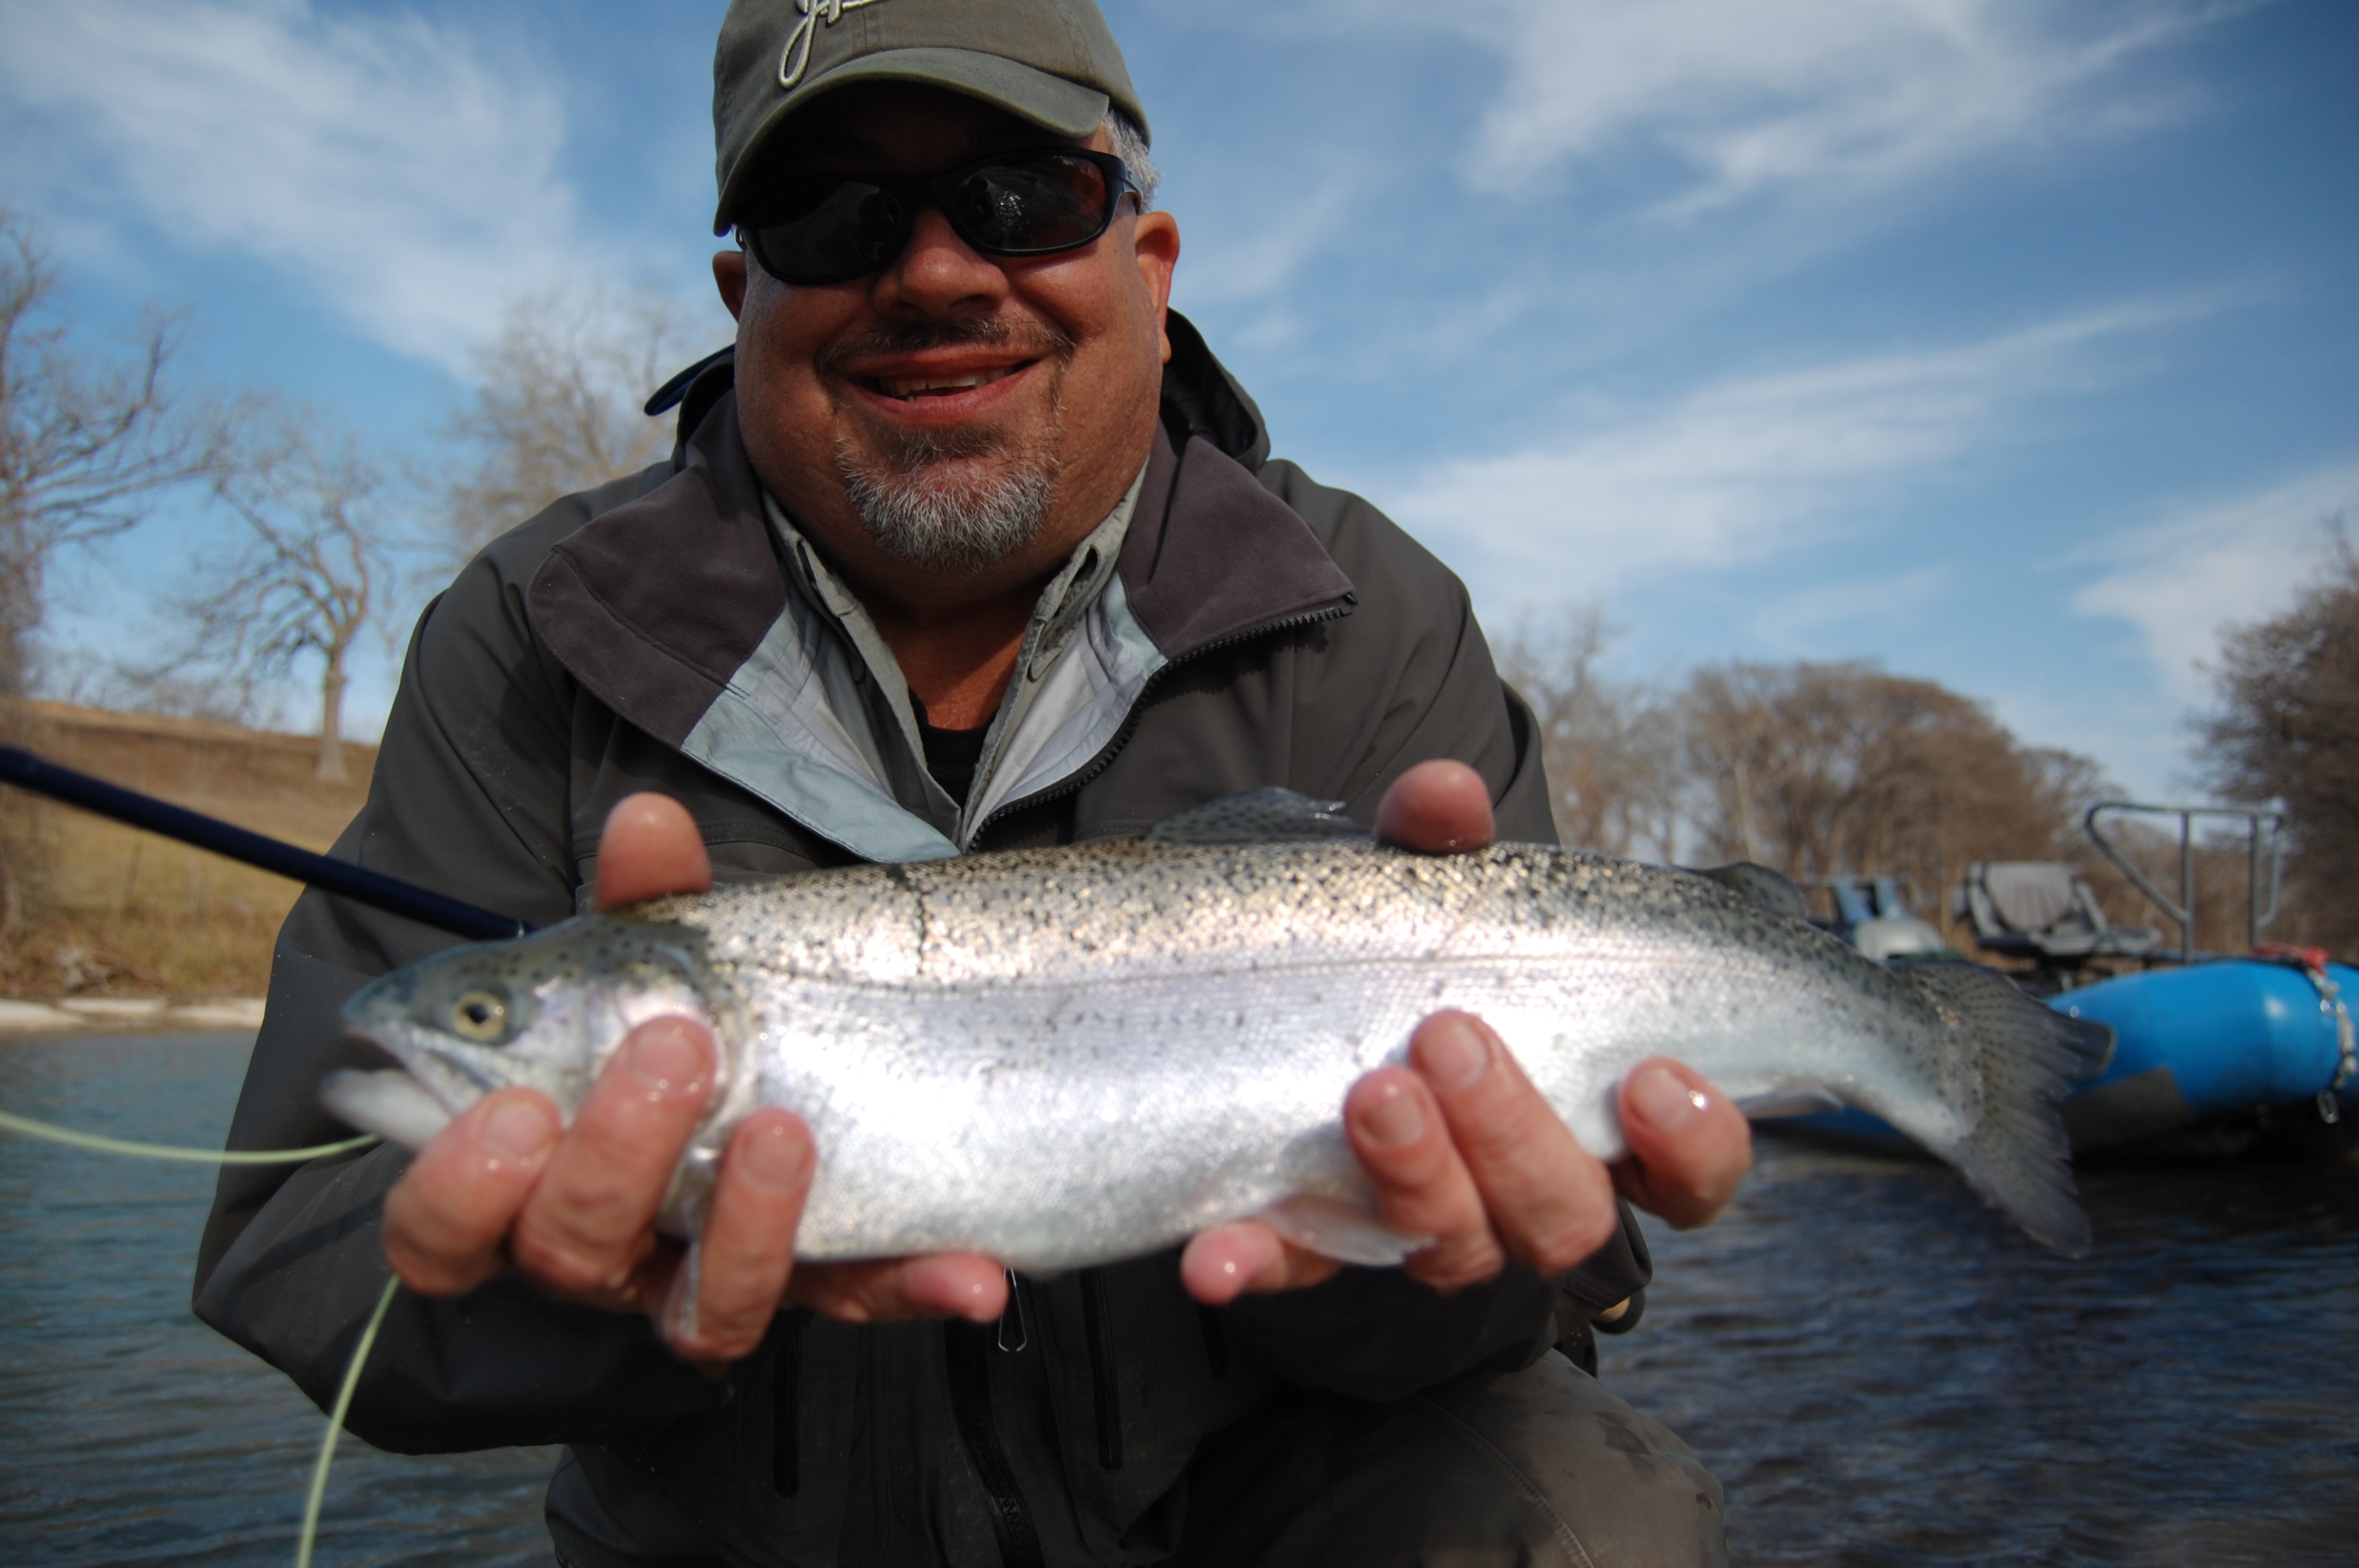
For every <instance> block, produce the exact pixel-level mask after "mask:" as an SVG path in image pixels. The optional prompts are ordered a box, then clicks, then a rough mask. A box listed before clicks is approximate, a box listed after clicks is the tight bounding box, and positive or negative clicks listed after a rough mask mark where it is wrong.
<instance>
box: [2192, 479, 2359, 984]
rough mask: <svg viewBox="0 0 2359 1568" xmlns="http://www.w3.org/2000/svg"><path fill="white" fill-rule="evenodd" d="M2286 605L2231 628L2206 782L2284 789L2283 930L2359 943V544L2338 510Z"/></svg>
mask: <svg viewBox="0 0 2359 1568" xmlns="http://www.w3.org/2000/svg"><path fill="white" fill-rule="evenodd" d="M2329 527H2330V530H2331V534H2332V546H2331V547H2330V550H2329V552H2328V558H2327V561H2326V563H2325V565H2326V570H2325V571H2323V572H2322V573H2321V574H2320V579H2319V580H2318V581H2316V582H2314V583H2312V584H2311V585H2310V588H2309V589H2307V590H2306V591H2305V592H2303V593H2302V595H2301V597H2300V598H2299V600H2297V601H2296V603H2295V604H2294V606H2293V608H2292V609H2291V610H2288V611H2286V612H2285V613H2284V614H2282V615H2279V616H2277V617H2276V618H2275V619H2273V620H2268V621H2260V622H2255V623H2253V624H2252V625H2249V626H2244V627H2239V628H2235V629H2233V630H2231V631H2230V632H2229V633H2227V635H2226V636H2225V638H2223V642H2222V646H2221V652H2222V662H2221V666H2220V668H2219V670H2218V671H2217V672H2216V678H2217V680H2218V683H2219V693H2220V709H2219V711H2218V712H2216V713H2214V714H2212V716H2211V717H2209V718H2207V719H2203V720H2201V723H2200V726H2199V728H2200V730H2201V735H2202V740H2203V751H2204V759H2205V762H2206V763H2207V764H2208V768H2207V771H2208V773H2209V775H2210V783H2211V784H2212V788H2214V789H2216V790H2218V791H2219V792H2220V793H2221V794H2222V795H2226V796H2229V797H2231V798H2234V799H2240V800H2264V799H2267V798H2269V797H2271V796H2277V797H2281V798H2282V799H2283V800H2284V801H2285V803H2286V811H2287V816H2288V825H2287V826H2288V836H2289V837H2290V838H2291V839H2292V848H2293V850H2294V859H2293V861H2292V865H2291V868H2290V871H2289V873H2288V884H2289V885H2288V892H2289V894H2290V899H2289V902H2290V903H2291V904H2292V907H2291V908H2289V910H2288V914H2290V915H2292V916H2293V917H2294V918H2293V920H2292V921H2291V922H2290V923H2289V925H2288V928H2287V929H2286V931H2285V933H2284V934H2285V935H2299V936H2301V937H2302V938H2304V939H2306V940H2309V941H2311V942H2316V943H2320V944H2322V945H2324V946H2331V947H2332V948H2334V949H2335V950H2336V951H2337V952H2340V953H2346V954H2347V953H2350V952H2351V951H2353V949H2354V947H2359V556H2354V553H2353V550H2352V546H2351V540H2350V537H2349V535H2346V534H2345V533H2344V532H2343V524H2342V520H2341V519H2340V518H2337V519H2335V520H2334V521H2333V522H2332V524H2329Z"/></svg>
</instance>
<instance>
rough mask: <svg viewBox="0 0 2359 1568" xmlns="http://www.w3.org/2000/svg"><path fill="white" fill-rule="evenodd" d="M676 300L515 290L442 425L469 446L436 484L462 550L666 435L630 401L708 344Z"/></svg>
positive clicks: (641, 399) (663, 425)
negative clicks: (459, 405) (469, 386)
mask: <svg viewBox="0 0 2359 1568" xmlns="http://www.w3.org/2000/svg"><path fill="white" fill-rule="evenodd" d="M708 337H710V338H712V339H714V340H716V341H718V340H720V339H721V337H722V334H720V333H718V332H712V331H708V330H706V329H705V328H704V326H703V325H702V324H701V322H700V321H698V320H695V319H692V318H691V317H690V314H689V312H688V311H687V310H686V309H685V308H682V307H681V306H680V305H679V303H678V302H677V301H676V300H674V299H672V298H670V297H668V296H665V295H661V294H657V293H654V292H652V291H642V292H638V293H633V294H622V293H618V292H617V291H615V290H614V289H611V288H609V287H605V286H603V285H588V286H580V285H577V286H571V287H554V288H550V289H548V290H545V291H543V292H541V293H539V294H537V295H533V296H530V297H526V298H523V299H519V300H517V301H516V303H515V304H514V305H513V306H511V307H510V308H509V309H508V312H507V317H506V321H505V323H504V324H503V325H502V327H501V329H500V333H499V336H498V337H497V338H496V339H495V340H494V341H493V342H492V343H491V344H490V345H489V346H488V347H486V348H485V349H484V351H482V353H480V354H479V355H478V356H477V361H476V362H477V366H478V370H479V376H480V379H479V381H478V383H477V385H476V388H475V392H474V394H473V397H472V398H471V400H470V401H469V403H468V404H467V406H465V407H464V408H463V409H462V410H461V412H460V413H459V414H458V415H457V416H455V417H454V418H453V419H452V420H451V426H450V434H451V437H452V438H454V439H455V440H457V441H458V442H460V443H461V444H462V447H466V448H470V449H473V450H474V452H475V454H476V458H475V461H474V462H473V466H472V467H471V468H469V469H468V470H466V471H465V472H464V473H463V474H462V475H461V476H460V477H459V478H457V479H455V480H452V481H450V482H448V483H446V484H444V485H442V486H441V487H440V488H441V491H442V513H443V520H444V525H445V527H446V528H447V529H448V531H449V533H450V535H451V542H452V543H453V545H454V546H457V547H458V548H459V549H460V550H461V551H462V553H470V554H471V553H473V551H475V550H477V549H480V548H482V547H483V546H484V545H486V544H488V543H490V542H491V541H492V540H493V539H495V538H497V537H498V536H499V535H501V534H503V533H506V531H507V530H508V529H510V528H513V527H515V526H516V524H519V523H521V522H523V521H524V520H525V519H526V518H527V517H529V516H531V515H532V514H534V513H536V512H538V511H539V510H540V509H541V508H542V507H544V506H546V505H548V504H549V503H550V502H552V501H554V500H556V499H557V498H558V497H559V496H560V495H566V494H570V493H571V492H574V491H577V490H587V489H589V488H590V487H591V486H592V485H597V484H603V483H604V482H605V481H608V480H610V479H614V478H618V477H620V476H621V475H624V474H627V473H634V472H636V471H637V470H640V469H643V468H645V467H647V464H649V463H651V462H653V461H655V460H657V459H658V458H659V457H661V456H662V455H663V454H664V453H665V452H666V451H667V450H669V448H670V445H671V438H672V431H671V425H670V422H669V421H668V420H661V419H650V418H648V417H647V415H646V414H645V413H643V412H642V411H641V409H642V406H643V405H644V404H645V402H646V400H647V395H648V394H649V393H651V392H653V391H654V390H655V389H656V387H657V386H658V385H659V384H662V382H663V381H664V380H665V379H667V378H668V377H669V376H670V375H671V373H673V372H674V371H677V370H679V368H680V367H681V366H682V365H684V364H686V363H688V362H690V361H691V360H693V359H695V358H696V357H697V356H699V355H701V354H702V353H704V352H705V351H708V350H710V349H712V347H714V346H715V345H714V342H710V341H705V340H706V339H707V338H708Z"/></svg>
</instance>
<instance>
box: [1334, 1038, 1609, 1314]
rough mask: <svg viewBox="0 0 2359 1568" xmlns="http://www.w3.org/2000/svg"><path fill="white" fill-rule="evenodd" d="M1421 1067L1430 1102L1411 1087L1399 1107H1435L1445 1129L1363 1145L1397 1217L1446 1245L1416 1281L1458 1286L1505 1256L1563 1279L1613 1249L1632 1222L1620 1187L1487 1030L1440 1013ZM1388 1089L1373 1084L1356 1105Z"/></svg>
mask: <svg viewBox="0 0 2359 1568" xmlns="http://www.w3.org/2000/svg"><path fill="white" fill-rule="evenodd" d="M1409 1060H1410V1063H1411V1065H1413V1066H1414V1067H1415V1068H1416V1069H1417V1072H1416V1077H1417V1079H1418V1080H1419V1084H1418V1087H1421V1088H1422V1089H1423V1090H1424V1091H1425V1096H1426V1098H1425V1099H1422V1100H1420V1099H1418V1098H1416V1097H1414V1096H1413V1095H1411V1094H1410V1093H1408V1091H1407V1090H1406V1089H1404V1091H1403V1092H1402V1093H1400V1094H1399V1095H1397V1096H1396V1097H1395V1098H1394V1104H1395V1105H1396V1106H1401V1105H1409V1104H1416V1105H1419V1107H1420V1108H1422V1106H1423V1105H1425V1104H1427V1103H1430V1106H1431V1107H1432V1110H1431V1111H1430V1112H1425V1113H1424V1114H1426V1115H1428V1116H1433V1117H1438V1120H1439V1122H1440V1125H1439V1126H1434V1127H1425V1128H1421V1129H1420V1130H1419V1137H1418V1138H1416V1139H1412V1140H1410V1141H1407V1142H1404V1143H1401V1144H1397V1145H1394V1146H1392V1147H1389V1148H1387V1147H1386V1146H1385V1145H1384V1143H1383V1142H1382V1141H1381V1137H1380V1133H1381V1128H1380V1127H1379V1126H1378V1125H1375V1124H1373V1123H1372V1124H1370V1125H1368V1126H1367V1127H1366V1128H1365V1131H1363V1129H1362V1127H1361V1126H1360V1125H1357V1124H1354V1125H1353V1147H1354V1148H1355V1149H1357V1150H1358V1151H1359V1152H1360V1158H1361V1161H1362V1162H1363V1163H1364V1164H1367V1165H1368V1167H1369V1170H1370V1173H1371V1174H1372V1175H1373V1176H1374V1177H1375V1180H1376V1184H1377V1188H1378V1191H1379V1194H1380V1195H1381V1201H1382V1203H1383V1205H1384V1213H1385V1217H1386V1219H1387V1220H1388V1221H1390V1222H1391V1223H1393V1224H1395V1225H1397V1226H1399V1227H1401V1228H1403V1229H1410V1228H1417V1229H1421V1230H1425V1231H1427V1232H1428V1233H1430V1234H1431V1235H1432V1236H1433V1237H1434V1238H1436V1239H1435V1243H1434V1245H1433V1247H1431V1248H1430V1249H1427V1250H1426V1251H1425V1252H1423V1253H1420V1254H1419V1256H1418V1257H1417V1258H1416V1259H1412V1260H1411V1268H1410V1271H1411V1272H1412V1273H1415V1274H1417V1275H1418V1277H1419V1278H1421V1279H1426V1280H1427V1281H1429V1282H1430V1283H1432V1284H1435V1285H1436V1286H1438V1287H1441V1288H1450V1287H1452V1286H1456V1285H1461V1284H1465V1283H1470V1282H1472V1281H1474V1280H1480V1279H1487V1278H1489V1277H1490V1276H1491V1275H1492V1274H1495V1273H1496V1272H1497V1271H1498V1269H1499V1267H1500V1264H1501V1261H1502V1258H1501V1254H1504V1255H1505V1257H1506V1258H1512V1259H1514V1260H1516V1261H1517V1262H1518V1263H1522V1264H1524V1265H1525V1266H1527V1267H1528V1268H1531V1269H1534V1270H1537V1271H1538V1272H1540V1273H1542V1274H1559V1273H1562V1272H1563V1271H1565V1270H1567V1269H1570V1268H1571V1267H1572V1266H1573V1265H1574V1264H1576V1263H1578V1262H1580V1261H1581V1260H1582V1259H1584V1258H1586V1257H1588V1256H1589V1255H1590V1254H1591V1253H1593V1252H1594V1251H1596V1250H1597V1249H1599V1248H1600V1247H1602V1246H1603V1245H1604V1244H1605V1242H1606V1240H1607V1238H1610V1237H1611V1236H1612V1235H1613V1234H1614V1229H1615V1227H1618V1226H1619V1225H1620V1223H1621V1214H1620V1211H1619V1210H1617V1209H1616V1208H1615V1207H1614V1186H1613V1181H1612V1178H1611V1177H1610V1176H1609V1175H1608V1174H1607V1173H1606V1171H1605V1167H1604V1166H1603V1165H1602V1164H1600V1163H1599V1162H1597V1161H1596V1160H1595V1159H1593V1157H1592V1156H1591V1155H1590V1154H1589V1152H1587V1151H1586V1150H1584V1149H1582V1147H1581V1145H1580V1144H1579V1143H1578V1142H1576V1141H1574V1139H1573V1136H1572V1134H1571V1131H1570V1130H1567V1129H1566V1127H1565V1125H1564V1122H1563V1121H1562V1120H1561V1119H1560V1118H1559V1117H1558V1116H1557V1114H1556V1111H1555V1110H1554V1108H1551V1107H1550V1106H1549V1103H1548V1101H1547V1100H1546V1099H1544V1098H1541V1096H1540V1093H1539V1091H1538V1089H1536V1088H1534V1087H1532V1083H1531V1080H1530V1079H1528V1078H1527V1077H1526V1076H1524V1073H1523V1069H1522V1068H1521V1067H1520V1066H1518V1065H1517V1063H1516V1059H1515V1057H1514V1056H1512V1055H1511V1054H1508V1051H1507V1048H1506V1045H1505V1044H1503V1043H1502V1042H1501V1041H1500V1039H1499V1037H1498V1036H1497V1035H1496V1034H1495V1033H1492V1031H1491V1029H1490V1027H1489V1026H1488V1025H1487V1024H1485V1023H1484V1022H1482V1021H1481V1020H1480V1019H1476V1018H1473V1017H1471V1016H1469V1015H1467V1014H1465V1013H1462V1012H1445V1013H1440V1014H1437V1015H1436V1016H1434V1017H1432V1018H1430V1019H1428V1020H1426V1022H1424V1023H1423V1024H1421V1025H1420V1026H1419V1029H1418V1032H1417V1033H1416V1034H1415V1035H1413V1036H1412V1037H1411V1039H1410V1042H1409ZM1371 1078H1372V1079H1375V1080H1384V1079H1385V1078H1386V1075H1384V1074H1375V1075H1371ZM1382 1087H1383V1086H1382V1083H1381V1082H1376V1083H1365V1084H1364V1090H1363V1091H1355V1098H1356V1097H1357V1096H1358V1095H1359V1094H1360V1093H1362V1092H1364V1091H1370V1090H1374V1091H1380V1090H1381V1088H1382ZM1370 1108H1371V1109H1373V1108H1374V1107H1370ZM1393 1114H1397V1115H1401V1116H1402V1118H1403V1119H1406V1114H1405V1113H1400V1112H1395V1113H1393ZM1426 1139H1431V1140H1433V1142H1432V1143H1427V1142H1425V1141H1424V1140H1426ZM1420 1219H1422V1220H1423V1221H1424V1223H1419V1220H1420ZM1486 1230H1487V1232H1488V1236H1487V1238H1486V1236H1485V1231H1486Z"/></svg>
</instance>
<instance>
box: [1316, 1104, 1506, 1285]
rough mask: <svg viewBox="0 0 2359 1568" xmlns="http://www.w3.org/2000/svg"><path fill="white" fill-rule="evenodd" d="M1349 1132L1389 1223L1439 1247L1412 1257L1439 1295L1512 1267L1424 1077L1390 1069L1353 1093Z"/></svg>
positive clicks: (1418, 1274) (1414, 1269) (1346, 1122)
mask: <svg viewBox="0 0 2359 1568" xmlns="http://www.w3.org/2000/svg"><path fill="white" fill-rule="evenodd" d="M1343 1126H1344V1130H1345V1131H1346V1132H1347V1134H1348V1135H1349V1136H1350V1138H1351V1140H1352V1147H1353V1151H1354V1152H1357V1153H1358V1155H1359V1156H1360V1163H1361V1164H1362V1165H1363V1166H1364V1168H1365V1169H1366V1170H1367V1173H1368V1174H1369V1176H1370V1178H1371V1179H1372V1180H1374V1181H1375V1186H1376V1208H1377V1212H1378V1213H1379V1214H1381V1215H1382V1216H1383V1217H1384V1218H1385V1221H1386V1223H1387V1224H1389V1225H1392V1226H1394V1227H1397V1228H1398V1229H1401V1230H1403V1231H1407V1232H1408V1233H1409V1234H1411V1235H1415V1236H1430V1237H1432V1238H1433V1244H1432V1245H1431V1246H1430V1247H1427V1248H1425V1249H1422V1250H1420V1251H1419V1252H1418V1253H1417V1255H1416V1256H1414V1257H1412V1258H1411V1259H1410V1260H1408V1265H1407V1267H1408V1271H1409V1273H1410V1274H1411V1275H1412V1276H1413V1277H1415V1278H1417V1279H1419V1280H1423V1281H1425V1282H1426V1283H1427V1284H1429V1285H1431V1286H1433V1287H1434V1288H1435V1289H1436V1290H1440V1291H1454V1290H1457V1289H1460V1288H1461V1287H1462V1286H1465V1285H1470V1284H1473V1283H1475V1282H1476V1281H1482V1280H1487V1279H1489V1278H1491V1277H1492V1276H1493V1275H1494V1274H1496V1273H1497V1272H1498V1271H1500V1270H1501V1269H1503V1268H1505V1267H1506V1262H1507V1252H1506V1246H1505V1244H1504V1243H1503V1242H1502V1241H1501V1239H1500V1237H1499V1233H1498V1232H1497V1230H1495V1228H1493V1227H1492V1224H1491V1216H1490V1212H1489V1210H1488V1208H1487V1206H1485V1204H1484V1196H1483V1191H1482V1189H1481V1188H1480V1187H1478V1186H1476V1185H1475V1184H1474V1173H1473V1172H1472V1171H1470V1170H1469V1169H1468V1168H1467V1165H1466V1162H1465V1161H1464V1160H1463V1159H1462V1158H1461V1157H1460V1154H1459V1152H1458V1148H1457V1146H1456V1144H1455V1143H1454V1142H1452V1141H1451V1130H1450V1122H1449V1119H1448V1118H1447V1117H1446V1116H1445V1115H1444V1114H1443V1113H1442V1109H1441V1106H1440V1102H1439V1101H1437V1100H1436V1099H1435V1098H1434V1094H1433V1090H1432V1089H1431V1087H1429V1086H1428V1085H1427V1083H1426V1081H1425V1080H1424V1078H1422V1077H1420V1076H1419V1075H1418V1074H1416V1073H1414V1072H1411V1071H1410V1070H1409V1069H1408V1068H1406V1067H1386V1068H1380V1069H1378V1070H1377V1071H1375V1072H1374V1073H1371V1074H1369V1075H1368V1076H1366V1077H1364V1078H1362V1079H1361V1080H1360V1081H1359V1082H1358V1083H1357V1084H1355V1085H1353V1087H1352V1092H1351V1094H1350V1095H1348V1096H1347V1097H1345V1098H1344V1101H1343Z"/></svg>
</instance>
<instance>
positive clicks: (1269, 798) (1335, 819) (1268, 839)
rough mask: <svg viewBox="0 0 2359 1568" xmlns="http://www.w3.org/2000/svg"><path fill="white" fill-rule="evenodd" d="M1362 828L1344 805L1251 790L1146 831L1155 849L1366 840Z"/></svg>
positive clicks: (1284, 791) (1283, 791)
mask: <svg viewBox="0 0 2359 1568" xmlns="http://www.w3.org/2000/svg"><path fill="white" fill-rule="evenodd" d="M1367 837H1369V833H1368V829H1367V827H1366V826H1365V825H1364V824H1363V823H1358V822H1354V821H1353V820H1352V819H1351V818H1350V817H1348V816H1344V815H1343V802H1342V801H1340V800H1313V799H1311V798H1310V796H1309V795H1297V794H1296V793H1295V792H1294V791H1292V790H1290V789H1277V788H1275V787H1272V788H1268V789H1249V790H1247V791H1245V793H1244V794H1243V795H1223V796H1222V797H1221V798H1220V799H1218V800H1215V801H1211V802H1208V803H1207V804H1205V805H1202V806H1197V807H1196V808H1195V809H1194V810H1192V811H1183V812H1181V813H1180V815H1179V816H1173V817H1168V818H1166V819H1165V820H1163V821H1161V822H1158V823H1157V824H1156V825H1155V826H1154V827H1150V828H1148V829H1147V842H1148V843H1150V844H1284V843H1293V842H1298V841H1299V840H1301V839H1305V838H1367Z"/></svg>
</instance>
